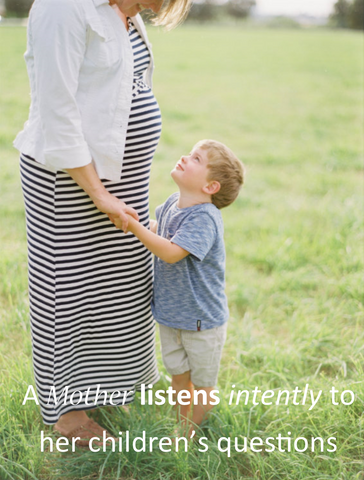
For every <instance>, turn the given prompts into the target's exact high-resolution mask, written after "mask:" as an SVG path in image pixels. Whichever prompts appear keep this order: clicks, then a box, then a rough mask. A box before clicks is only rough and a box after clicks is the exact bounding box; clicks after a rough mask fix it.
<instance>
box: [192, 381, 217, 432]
mask: <svg viewBox="0 0 364 480" xmlns="http://www.w3.org/2000/svg"><path fill="white" fill-rule="evenodd" d="M214 389H215V387H196V386H195V387H194V390H195V392H196V394H198V403H197V404H194V405H193V413H192V418H191V421H190V422H189V423H190V425H189V429H188V434H187V436H188V437H190V436H191V434H192V432H193V430H194V429H195V425H201V423H202V422H203V420H205V418H206V417H207V415H208V414H209V412H210V410H212V409H213V408H214V405H213V404H212V402H213V400H215V399H213V398H211V397H210V393H211V392H212V390H214ZM199 392H201V393H202V395H201V393H199ZM204 392H205V395H204ZM204 400H206V404H205V405H204V403H205V402H204ZM213 403H215V401H214V402H213Z"/></svg>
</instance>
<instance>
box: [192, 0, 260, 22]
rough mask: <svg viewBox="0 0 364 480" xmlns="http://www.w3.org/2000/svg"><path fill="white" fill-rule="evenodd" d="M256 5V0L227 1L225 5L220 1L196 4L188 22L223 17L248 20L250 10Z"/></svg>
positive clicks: (205, 1)
mask: <svg viewBox="0 0 364 480" xmlns="http://www.w3.org/2000/svg"><path fill="white" fill-rule="evenodd" d="M254 5H255V0H227V1H226V2H224V3H222V2H221V1H219V0H204V1H201V2H194V3H193V4H192V7H191V10H190V12H189V14H188V17H187V20H198V21H200V22H205V21H208V20H214V19H217V18H218V17H220V16H221V15H229V16H232V17H236V18H246V17H248V16H249V14H250V10H251V8H252V7H253V6H254Z"/></svg>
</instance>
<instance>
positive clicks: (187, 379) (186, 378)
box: [172, 371, 193, 424]
mask: <svg viewBox="0 0 364 480" xmlns="http://www.w3.org/2000/svg"><path fill="white" fill-rule="evenodd" d="M172 388H173V390H176V396H177V394H178V392H180V391H181V390H187V391H189V392H190V395H191V399H192V396H193V385H192V382H191V372H190V371H188V372H185V373H182V374H181V375H172ZM176 400H177V399H176ZM183 403H186V402H183ZM176 407H177V420H178V421H179V422H181V423H182V424H185V423H186V421H187V418H188V416H189V414H190V411H191V402H190V403H189V404H188V405H182V404H179V403H178V402H177V405H176Z"/></svg>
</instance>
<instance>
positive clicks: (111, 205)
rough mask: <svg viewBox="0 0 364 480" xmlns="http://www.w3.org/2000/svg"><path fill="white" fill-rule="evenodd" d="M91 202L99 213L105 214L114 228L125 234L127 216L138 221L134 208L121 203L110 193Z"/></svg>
mask: <svg viewBox="0 0 364 480" xmlns="http://www.w3.org/2000/svg"><path fill="white" fill-rule="evenodd" d="M93 202H94V204H95V205H96V207H97V208H98V209H99V210H100V212H103V213H106V215H107V216H108V217H109V219H110V221H111V222H112V223H113V224H114V225H115V227H116V228H119V229H120V230H123V231H124V232H125V233H126V232H127V231H128V218H129V217H128V215H130V216H131V217H133V218H134V219H135V220H137V221H138V220H139V217H138V214H137V212H136V211H135V210H134V208H132V207H128V206H127V205H126V203H125V202H122V201H121V200H119V199H118V198H117V197H115V196H114V195H111V194H110V193H107V195H104V196H102V197H101V198H97V199H94V200H93Z"/></svg>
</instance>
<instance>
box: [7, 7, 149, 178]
mask: <svg viewBox="0 0 364 480" xmlns="http://www.w3.org/2000/svg"><path fill="white" fill-rule="evenodd" d="M133 23H134V25H135V27H136V28H137V30H138V31H139V33H140V34H141V36H142V37H143V39H144V41H145V43H146V45H147V46H148V48H149V51H150V53H151V49H150V47H151V45H150V44H149V42H148V38H147V33H146V30H145V27H144V24H143V21H142V19H141V17H140V16H139V15H137V16H136V17H133ZM25 61H26V64H27V69H28V74H29V80H30V89H31V106H30V112H29V119H28V121H27V122H26V124H25V126H24V130H23V131H22V132H20V133H19V134H18V136H17V137H16V139H15V142H14V146H15V147H16V148H17V149H18V150H19V151H21V152H22V153H24V154H26V155H29V156H31V157H33V158H34V159H36V160H37V161H38V162H39V163H41V164H43V165H46V166H48V167H49V168H50V169H52V170H54V171H56V170H64V169H68V168H76V167H82V166H85V165H87V164H89V163H91V162H92V163H93V164H94V166H95V169H96V171H97V173H98V176H99V177H100V178H105V179H108V180H114V181H117V180H119V179H120V174H121V171H122V162H123V154H124V148H125V139H126V131H127V126H128V120H129V114H130V109H131V95H132V83H133V53H132V47H131V45H130V42H129V38H128V32H127V31H126V29H125V26H124V25H123V22H122V20H121V19H120V18H119V17H118V15H117V14H116V12H115V11H114V10H113V8H112V7H111V6H110V5H109V3H108V0H35V2H34V4H33V7H32V9H31V12H30V16H29V23H28V40H27V51H26V53H25ZM153 68H154V67H153V57H152V53H151V62H150V65H149V67H148V69H147V72H146V75H145V78H144V81H145V82H146V84H147V85H149V86H151V83H152V73H153Z"/></svg>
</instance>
